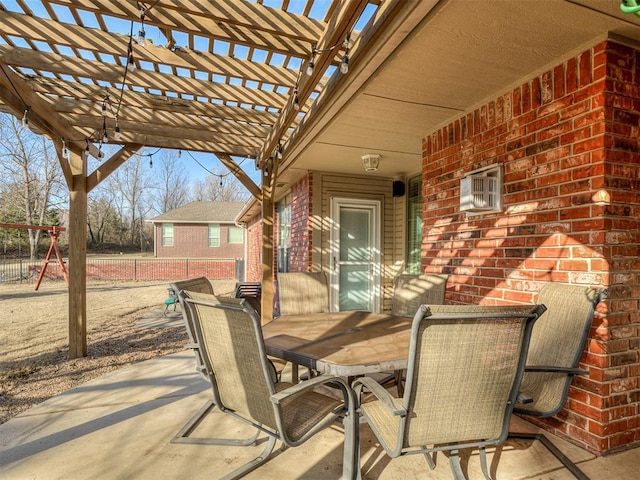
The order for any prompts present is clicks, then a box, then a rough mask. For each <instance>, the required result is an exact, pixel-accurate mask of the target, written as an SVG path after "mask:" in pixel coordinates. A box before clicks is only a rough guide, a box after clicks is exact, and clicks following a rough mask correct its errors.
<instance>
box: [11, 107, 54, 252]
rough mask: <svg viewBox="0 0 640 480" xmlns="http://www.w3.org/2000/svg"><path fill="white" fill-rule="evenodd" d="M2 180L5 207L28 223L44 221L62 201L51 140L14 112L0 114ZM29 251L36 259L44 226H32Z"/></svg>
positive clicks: (15, 216) (22, 221) (34, 223)
mask: <svg viewBox="0 0 640 480" xmlns="http://www.w3.org/2000/svg"><path fill="white" fill-rule="evenodd" d="M0 158H1V159H2V162H0V182H1V183H2V185H1V186H2V191H3V192H5V194H4V195H3V207H2V208H3V210H4V213H5V214H6V213H7V211H8V210H9V209H11V210H13V213H14V218H16V219H18V220H19V221H20V222H21V223H25V224H27V225H45V224H47V222H45V220H46V219H47V215H50V214H51V209H52V208H53V207H55V206H59V202H60V201H61V192H62V183H61V181H60V179H61V178H62V175H61V169H60V164H59V162H58V159H57V156H56V153H55V148H54V147H53V144H52V143H51V141H50V140H48V139H47V138H45V137H44V136H42V135H36V134H34V133H32V132H31V131H29V130H28V129H27V128H25V127H23V126H22V125H21V124H20V123H19V122H18V121H17V120H16V118H15V117H14V116H12V115H7V114H0ZM28 232H29V254H30V257H31V259H32V260H35V258H36V254H37V251H38V244H39V242H40V235H41V230H29V231H28Z"/></svg>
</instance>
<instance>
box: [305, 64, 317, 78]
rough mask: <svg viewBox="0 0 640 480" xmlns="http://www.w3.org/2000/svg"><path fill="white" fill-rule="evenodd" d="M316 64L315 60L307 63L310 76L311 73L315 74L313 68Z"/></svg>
mask: <svg viewBox="0 0 640 480" xmlns="http://www.w3.org/2000/svg"><path fill="white" fill-rule="evenodd" d="M315 66H316V64H315V62H314V61H313V60H309V63H308V64H307V76H308V77H310V76H311V75H313V69H314V67H315Z"/></svg>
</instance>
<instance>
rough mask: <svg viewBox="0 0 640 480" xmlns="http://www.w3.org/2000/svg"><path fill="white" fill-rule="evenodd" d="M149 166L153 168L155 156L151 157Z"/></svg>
mask: <svg viewBox="0 0 640 480" xmlns="http://www.w3.org/2000/svg"><path fill="white" fill-rule="evenodd" d="M149 168H153V156H150V157H149Z"/></svg>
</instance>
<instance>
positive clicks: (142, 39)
mask: <svg viewBox="0 0 640 480" xmlns="http://www.w3.org/2000/svg"><path fill="white" fill-rule="evenodd" d="M138 45H140V46H141V47H142V48H144V47H146V46H147V34H146V33H145V31H144V25H142V26H141V27H140V30H138Z"/></svg>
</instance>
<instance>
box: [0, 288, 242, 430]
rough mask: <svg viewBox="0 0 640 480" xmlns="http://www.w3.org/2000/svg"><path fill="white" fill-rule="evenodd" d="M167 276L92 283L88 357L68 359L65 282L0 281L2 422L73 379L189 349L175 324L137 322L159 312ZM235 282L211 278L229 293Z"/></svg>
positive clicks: (75, 381)
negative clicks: (141, 325) (152, 325)
mask: <svg viewBox="0 0 640 480" xmlns="http://www.w3.org/2000/svg"><path fill="white" fill-rule="evenodd" d="M168 283H169V282H166V281H164V282H144V283H143V282H117V283H111V282H95V283H91V284H88V285H87V332H88V333H87V357H84V358H79V359H74V360H69V359H68V328H69V327H68V295H67V287H66V285H65V284H64V283H63V282H57V283H43V284H42V285H41V286H40V289H39V290H38V291H37V292H36V291H34V285H33V284H29V285H27V284H23V285H13V284H6V283H2V284H0V307H1V308H2V317H1V318H2V319H1V320H0V322H1V326H0V423H4V422H6V421H7V420H9V419H10V418H11V417H13V416H15V415H17V414H18V413H20V412H22V411H24V410H27V409H28V408H30V407H32V406H34V405H36V404H38V403H40V402H43V401H44V400H46V399H48V398H50V397H51V396H54V395H56V394H58V393H60V392H63V391H65V390H67V389H69V388H71V387H73V386H76V385H79V384H82V383H84V382H86V381H88V380H91V379H93V378H96V377H98V376H101V375H103V374H105V373H107V372H109V371H112V370H115V369H117V368H120V367H122V366H124V365H128V364H131V363H135V362H140V361H142V360H147V359H150V358H153V357H156V356H159V355H166V354H169V353H173V352H176V351H179V350H182V349H183V348H184V344H185V343H187V334H186V331H185V329H184V327H183V326H182V325H180V326H179V327H175V328H139V327H137V326H136V321H137V320H138V319H140V318H141V317H143V316H145V315H146V314H149V313H152V312H157V313H158V315H159V316H161V315H162V310H163V305H164V299H165V298H167V287H168ZM233 285H234V282H233V281H214V289H215V291H216V293H220V294H228V293H230V292H231V290H232V289H233Z"/></svg>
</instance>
